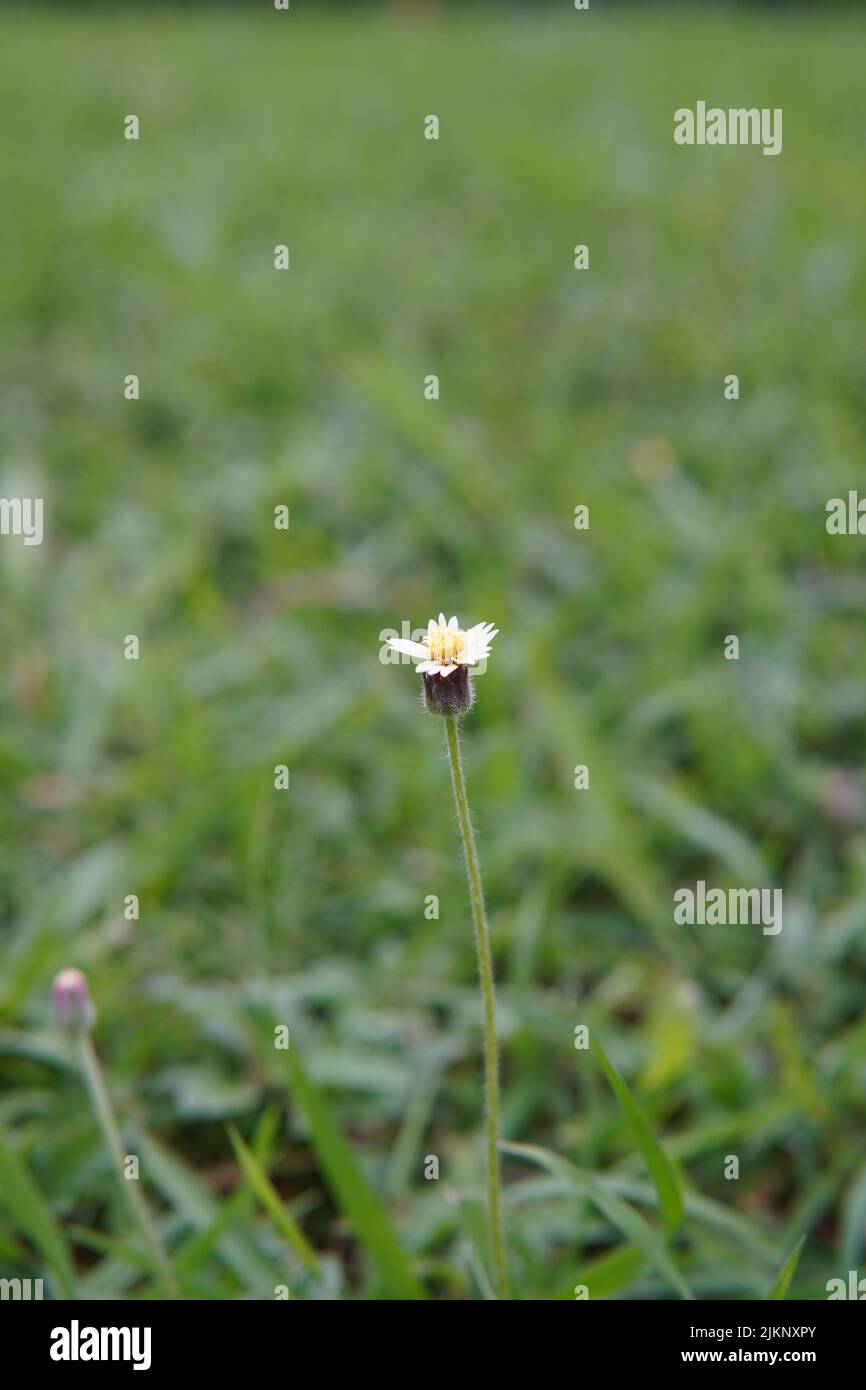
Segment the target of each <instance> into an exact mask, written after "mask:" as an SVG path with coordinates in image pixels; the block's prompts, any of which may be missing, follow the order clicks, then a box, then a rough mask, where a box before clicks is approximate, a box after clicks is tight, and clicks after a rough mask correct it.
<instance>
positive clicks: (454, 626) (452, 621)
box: [448, 618, 460, 632]
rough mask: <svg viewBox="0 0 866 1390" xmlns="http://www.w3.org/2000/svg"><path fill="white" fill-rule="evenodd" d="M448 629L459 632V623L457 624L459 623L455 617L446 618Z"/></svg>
mask: <svg viewBox="0 0 866 1390" xmlns="http://www.w3.org/2000/svg"><path fill="white" fill-rule="evenodd" d="M448 630H449V632H459V631H460V625H459V623H458V622H457V619H456V618H449V620H448Z"/></svg>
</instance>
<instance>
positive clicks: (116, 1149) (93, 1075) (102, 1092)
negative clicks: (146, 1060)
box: [78, 1033, 181, 1298]
mask: <svg viewBox="0 0 866 1390" xmlns="http://www.w3.org/2000/svg"><path fill="white" fill-rule="evenodd" d="M78 1048H79V1055H80V1058H81V1068H82V1071H83V1072H84V1079H85V1081H86V1083H87V1090H88V1092H89V1094H90V1101H91V1104H92V1106H93V1113H94V1115H95V1116H96V1119H97V1122H98V1124H99V1128H100V1129H101V1130H102V1136H103V1138H104V1140H105V1143H106V1146H107V1148H108V1151H109V1153H110V1154H111V1161H112V1164H113V1167H114V1170H115V1173H116V1176H117V1181H118V1183H119V1184H120V1191H121V1193H122V1194H123V1200H124V1201H125V1202H126V1205H127V1207H128V1209H129V1214H130V1216H131V1217H132V1219H133V1221H134V1222H135V1224H136V1225H137V1226H138V1228H139V1230H140V1231H141V1234H142V1236H143V1237H144V1243H145V1245H146V1246H147V1249H148V1252H149V1254H150V1257H151V1260H152V1262H153V1266H154V1270H155V1273H156V1274H157V1275H158V1277H159V1279H160V1280H161V1282H162V1285H163V1287H164V1289H165V1291H166V1293H167V1294H168V1296H169V1298H180V1296H181V1294H180V1290H179V1288H178V1286H177V1284H176V1283H175V1278H174V1275H173V1273H172V1270H171V1265H170V1264H169V1260H168V1256H167V1255H166V1253H165V1250H164V1249H163V1246H162V1242H161V1241H160V1239H159V1236H158V1235H157V1233H156V1229H155V1227H154V1225H153V1221H152V1219H151V1215H150V1212H149V1211H148V1208H147V1203H146V1202H145V1200H144V1198H143V1196H142V1195H141V1192H140V1191H139V1188H138V1180H137V1179H136V1178H125V1177H124V1174H123V1168H124V1153H123V1145H122V1143H121V1138H120V1130H119V1129H118V1128H117V1121H116V1120H115V1118H114V1111H113V1110H112V1108H111V1101H110V1100H109V1099H108V1092H107V1091H106V1089H105V1082H104V1081H103V1079H102V1069H101V1067H100V1065H99V1058H98V1057H97V1055H96V1052H95V1050H94V1047H93V1043H92V1042H91V1041H90V1037H89V1035H88V1034H87V1033H82V1034H81V1035H80V1037H79V1039H78Z"/></svg>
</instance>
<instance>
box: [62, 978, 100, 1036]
mask: <svg viewBox="0 0 866 1390" xmlns="http://www.w3.org/2000/svg"><path fill="white" fill-rule="evenodd" d="M52 994H53V996H54V1016H55V1018H56V1019H57V1022H58V1024H59V1025H60V1027H61V1028H65V1029H66V1030H67V1032H69V1033H89V1032H90V1029H91V1028H92V1027H93V1022H94V1019H95V1018H96V1011H95V1009H94V1007H93V1002H92V1000H91V998H90V994H89V992H88V989H87V980H86V978H85V976H84V975H83V974H82V972H81V971H80V970H74V969H73V968H72V967H71V966H67V968H66V969H65V970H61V971H60V974H59V975H55V977H54V984H53V986H52Z"/></svg>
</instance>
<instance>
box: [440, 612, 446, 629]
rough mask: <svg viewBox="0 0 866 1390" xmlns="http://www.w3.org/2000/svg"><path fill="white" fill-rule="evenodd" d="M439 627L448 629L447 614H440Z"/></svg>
mask: <svg viewBox="0 0 866 1390" xmlns="http://www.w3.org/2000/svg"><path fill="white" fill-rule="evenodd" d="M439 626H440V627H447V623H446V622H445V614H444V613H440V614H439Z"/></svg>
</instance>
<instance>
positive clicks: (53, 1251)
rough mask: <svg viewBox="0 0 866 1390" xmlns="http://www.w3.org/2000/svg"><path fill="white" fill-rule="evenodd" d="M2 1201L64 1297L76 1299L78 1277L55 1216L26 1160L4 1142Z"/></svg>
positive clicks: (0, 1180) (0, 1181) (1, 1153)
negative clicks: (76, 1279) (48, 1269)
mask: <svg viewBox="0 0 866 1390" xmlns="http://www.w3.org/2000/svg"><path fill="white" fill-rule="evenodd" d="M0 1202H2V1203H3V1205H4V1206H6V1207H7V1209H8V1211H9V1213H10V1215H11V1216H13V1217H14V1219H15V1223H16V1225H17V1226H18V1228H19V1229H20V1230H22V1231H23V1232H24V1234H25V1235H26V1236H27V1237H28V1238H29V1239H30V1240H31V1241H32V1242H33V1244H34V1245H35V1246H36V1248H37V1250H38V1251H39V1253H40V1254H41V1255H42V1257H43V1259H44V1260H45V1263H46V1264H47V1265H48V1267H49V1268H50V1270H51V1272H52V1273H53V1275H54V1278H55V1279H56V1281H57V1287H58V1289H59V1291H60V1293H61V1294H62V1295H63V1297H64V1298H70V1299H71V1298H75V1297H76V1292H75V1275H74V1274H73V1270H72V1263H71V1261H70V1259H69V1254H68V1252H67V1249H66V1243H65V1241H64V1239H63V1236H62V1235H61V1233H60V1228H59V1226H58V1225H57V1222H56V1221H55V1220H54V1214H53V1212H52V1210H51V1208H50V1206H49V1205H48V1203H47V1201H46V1200H45V1198H44V1197H43V1196H42V1193H41V1192H40V1191H39V1188H38V1187H37V1185H36V1183H35V1182H34V1180H33V1178H32V1177H31V1175H30V1172H29V1170H28V1168H27V1167H26V1165H25V1164H24V1163H23V1162H22V1160H21V1159H20V1158H19V1157H18V1154H17V1153H15V1151H14V1149H10V1148H8V1147H7V1145H6V1144H4V1142H3V1141H2V1139H0Z"/></svg>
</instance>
